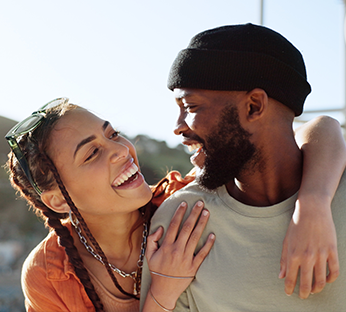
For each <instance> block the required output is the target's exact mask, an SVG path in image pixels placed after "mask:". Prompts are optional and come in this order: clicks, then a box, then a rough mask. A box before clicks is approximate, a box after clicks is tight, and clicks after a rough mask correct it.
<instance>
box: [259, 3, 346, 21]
mask: <svg viewBox="0 0 346 312" xmlns="http://www.w3.org/2000/svg"><path fill="white" fill-rule="evenodd" d="M344 1H346V0H344ZM263 6H264V0H261V10H260V14H261V15H260V25H263Z"/></svg>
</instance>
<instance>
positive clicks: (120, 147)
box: [110, 143, 129, 163]
mask: <svg viewBox="0 0 346 312" xmlns="http://www.w3.org/2000/svg"><path fill="white" fill-rule="evenodd" d="M116 145H117V146H115V147H113V149H112V151H111V156H110V157H111V162H112V163H116V162H118V161H119V160H121V159H123V158H126V157H127V156H128V154H129V148H128V147H127V146H126V145H124V144H120V143H116Z"/></svg>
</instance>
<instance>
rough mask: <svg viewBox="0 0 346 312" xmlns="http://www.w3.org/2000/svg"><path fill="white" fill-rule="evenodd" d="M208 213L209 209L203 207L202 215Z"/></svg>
mask: <svg viewBox="0 0 346 312" xmlns="http://www.w3.org/2000/svg"><path fill="white" fill-rule="evenodd" d="M208 214H209V211H208V210H207V209H203V211H202V215H203V216H204V217H206V216H207V215H208Z"/></svg>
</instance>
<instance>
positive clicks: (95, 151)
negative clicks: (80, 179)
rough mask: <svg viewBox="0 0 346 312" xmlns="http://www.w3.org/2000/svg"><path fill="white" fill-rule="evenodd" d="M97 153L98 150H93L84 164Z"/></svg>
mask: <svg viewBox="0 0 346 312" xmlns="http://www.w3.org/2000/svg"><path fill="white" fill-rule="evenodd" d="M98 151H99V149H98V148H95V149H94V150H93V152H92V153H91V155H90V156H89V157H88V158H87V159H86V160H85V162H87V161H88V160H91V159H92V158H93V157H94V156H95V155H96V154H97V153H98Z"/></svg>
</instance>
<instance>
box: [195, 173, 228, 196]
mask: <svg viewBox="0 0 346 312" xmlns="http://www.w3.org/2000/svg"><path fill="white" fill-rule="evenodd" d="M196 182H197V183H198V185H199V186H200V187H201V188H202V189H204V190H206V191H209V192H214V191H215V190H216V189H217V188H218V187H220V186H222V185H223V184H224V183H220V180H218V179H215V178H213V177H210V176H209V175H208V174H207V173H206V172H205V168H204V167H203V168H199V167H196Z"/></svg>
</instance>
